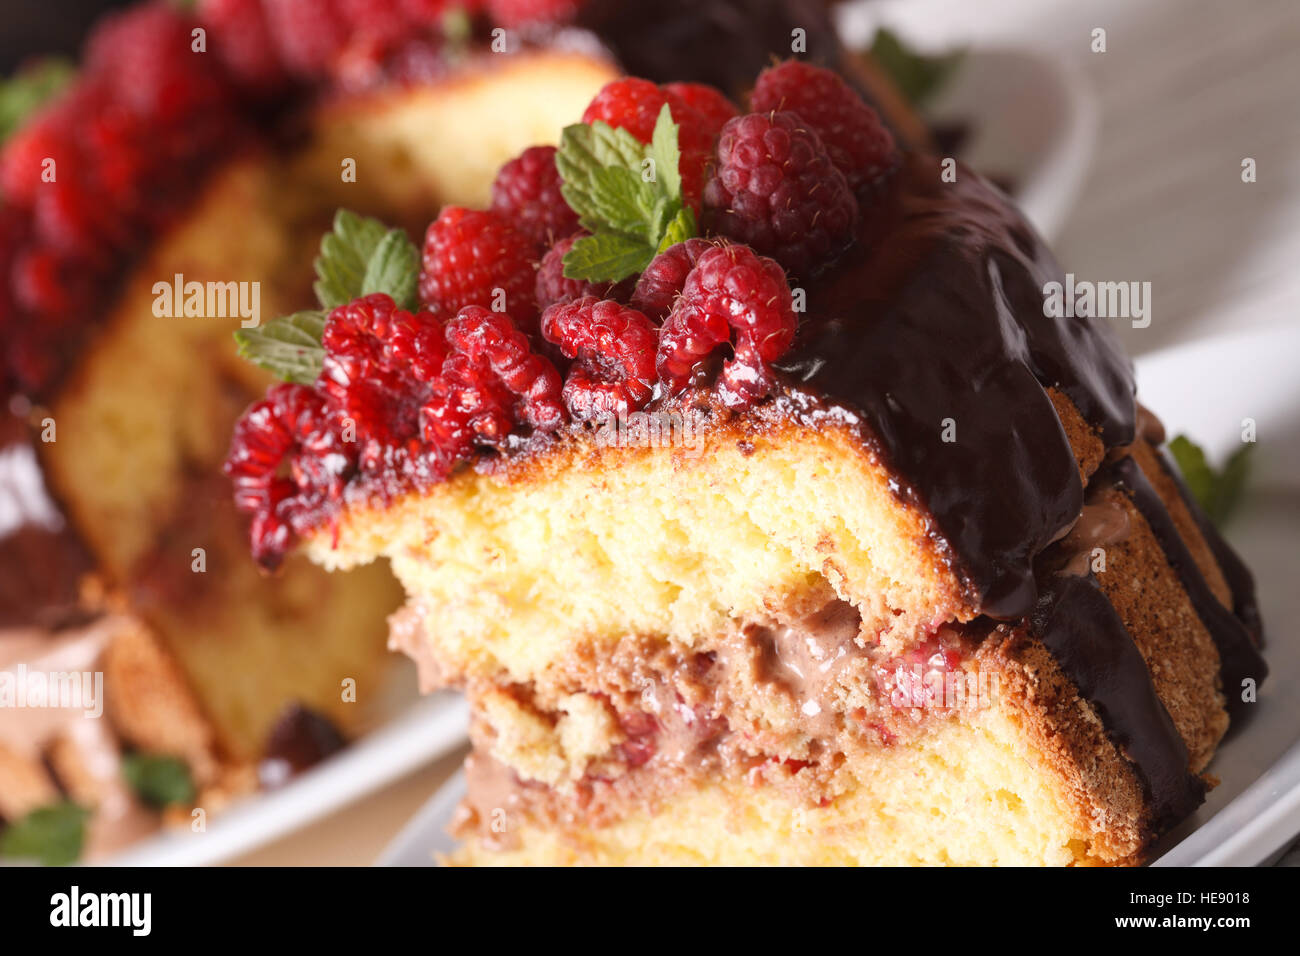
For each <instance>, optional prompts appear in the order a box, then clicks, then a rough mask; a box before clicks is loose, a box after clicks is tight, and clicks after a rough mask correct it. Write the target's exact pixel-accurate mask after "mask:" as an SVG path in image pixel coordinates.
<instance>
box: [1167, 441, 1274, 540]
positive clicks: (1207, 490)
mask: <svg viewBox="0 0 1300 956" xmlns="http://www.w3.org/2000/svg"><path fill="white" fill-rule="evenodd" d="M1254 447H1255V445H1254V443H1247V444H1243V445H1242V446H1241V448H1239V449H1237V451H1235V452H1233V453H1232V454H1231V455H1230V456H1229V457H1228V460H1227V461H1225V462H1224V463H1223V467H1222V468H1215V467H1214V466H1213V465H1211V464H1210V461H1209V459H1208V458H1207V457H1206V454H1205V449H1203V448H1202V447H1201V446H1200V445H1198V444H1196V442H1194V441H1192V440H1191V439H1190V438H1188V437H1187V436H1186V435H1179V436H1177V437H1176V438H1174V440H1173V441H1171V442H1170V443H1169V453H1170V454H1171V455H1173V456H1174V461H1175V462H1177V463H1178V470H1179V471H1180V472H1182V475H1183V481H1184V482H1186V484H1187V490H1188V491H1190V492H1191V493H1192V497H1193V498H1195V499H1196V500H1197V502H1198V503H1199V504H1200V506H1201V507H1202V508H1203V509H1204V510H1205V513H1206V514H1207V515H1209V516H1210V520H1211V521H1213V522H1214V523H1215V524H1222V523H1223V522H1224V521H1225V520H1226V519H1227V518H1228V516H1229V515H1230V514H1231V513H1232V511H1233V509H1235V508H1236V506H1237V505H1238V504H1239V503H1240V501H1241V494H1242V491H1243V490H1244V489H1245V487H1246V477H1247V476H1248V475H1249V473H1250V453H1251V451H1252V449H1254Z"/></svg>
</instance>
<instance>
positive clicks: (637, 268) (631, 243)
mask: <svg viewBox="0 0 1300 956" xmlns="http://www.w3.org/2000/svg"><path fill="white" fill-rule="evenodd" d="M654 254H655V250H654V249H652V248H651V247H650V246H648V245H646V242H645V240H644V239H643V238H641V237H640V236H629V235H627V234H626V233H621V232H602V233H600V234H598V235H595V236H583V237H582V238H581V239H579V240H578V241H577V242H575V243H574V244H573V248H572V249H570V250H569V251H568V252H567V253H565V255H564V274H565V275H566V276H568V277H569V278H570V279H590V280H591V281H593V282H604V281H606V280H608V279H609V277H610V276H621V277H625V276H630V275H632V274H633V273H634V272H641V271H643V270H644V269H645V267H646V266H648V265H649V264H650V260H651V259H653V258H654Z"/></svg>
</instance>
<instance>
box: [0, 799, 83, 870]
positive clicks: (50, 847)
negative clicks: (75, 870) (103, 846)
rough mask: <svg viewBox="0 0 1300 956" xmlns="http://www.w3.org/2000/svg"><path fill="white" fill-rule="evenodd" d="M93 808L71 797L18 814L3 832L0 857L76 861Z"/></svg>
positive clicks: (54, 863)
mask: <svg viewBox="0 0 1300 956" xmlns="http://www.w3.org/2000/svg"><path fill="white" fill-rule="evenodd" d="M89 817H90V812H89V811H88V810H86V808H85V807H81V806H78V805H77V804H75V803H72V802H71V801H66V800H65V801H63V802H62V803H54V804H50V805H49V806H47V807H41V808H39V809H37V810H33V811H32V812H31V813H29V814H27V815H26V816H24V817H19V818H18V819H17V820H15V821H14V822H13V823H11V824H10V825H9V826H8V827H6V828H5V830H4V832H3V833H2V834H0V857H8V858H10V859H18V860H35V861H36V862H38V863H42V864H44V865H45V866H65V865H67V864H69V863H75V862H77V858H78V857H80V856H81V847H82V844H83V843H84V842H85V838H86V820H87V819H88V818H89Z"/></svg>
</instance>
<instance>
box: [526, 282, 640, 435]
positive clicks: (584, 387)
mask: <svg viewBox="0 0 1300 956" xmlns="http://www.w3.org/2000/svg"><path fill="white" fill-rule="evenodd" d="M542 334H543V335H544V336H546V339H547V341H550V342H554V343H555V344H556V345H558V346H560V350H561V351H562V352H563V353H564V355H565V357H566V358H571V359H577V362H575V364H574V365H573V366H572V367H571V368H570V369H569V374H568V377H567V378H566V379H565V382H564V404H565V406H566V407H567V408H568V409H569V413H570V414H571V415H572V416H573V417H574V418H575V419H577V420H579V421H587V420H590V419H593V418H597V417H601V416H612V415H618V414H625V413H627V412H629V411H636V410H638V409H640V408H644V407H645V404H646V403H647V402H648V401H650V399H651V397H652V396H653V394H654V383H655V349H656V345H657V339H658V336H657V334H656V331H655V327H654V325H653V324H652V323H651V322H650V320H649V319H647V318H646V317H645V316H644V315H642V314H641V313H640V312H638V311H637V310H636V309H632V308H629V307H628V306H625V305H622V304H620V303H618V302H613V301H611V300H608V299H606V300H601V299H598V298H596V297H595V296H591V295H587V296H583V297H582V298H580V299H575V300H573V301H572V302H561V303H559V304H557V305H553V306H551V307H550V308H549V309H547V310H546V311H545V312H544V313H543V314H542Z"/></svg>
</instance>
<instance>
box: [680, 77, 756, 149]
mask: <svg viewBox="0 0 1300 956" xmlns="http://www.w3.org/2000/svg"><path fill="white" fill-rule="evenodd" d="M663 89H664V93H666V94H667V95H668V99H669V102H671V103H672V104H673V107H674V111H673V116H674V117H676V115H677V112H676V109H675V107H676V106H677V104H678V103H681V104H682V105H683V106H685V107H687V109H691V110H694V111H695V112H696V113H697V114H698V115H699V117H700V119H701V120H702V123H703V128H704V129H705V130H707V131H708V132H709V134H710V135H712V136H715V137H716V136H717V135H718V134H719V133H721V132H722V127H723V126H725V125H726V122H727V120H729V119H734V118H735V117H736V116H738V115H739V114H740V111H739V110H738V109H736V104H735V103H733V102H731V100H729V99H727V97H726V96H725V95H723V93H722V91H721V90H719V89H717V88H716V87H712V86H709V85H708V84H706V83H666V84H664V88H663Z"/></svg>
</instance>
